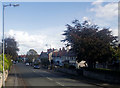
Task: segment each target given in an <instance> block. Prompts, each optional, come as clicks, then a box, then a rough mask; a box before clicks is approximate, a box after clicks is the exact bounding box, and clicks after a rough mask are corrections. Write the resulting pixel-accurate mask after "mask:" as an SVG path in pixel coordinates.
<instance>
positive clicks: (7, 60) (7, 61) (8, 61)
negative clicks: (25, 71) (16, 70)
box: [0, 55, 12, 72]
mask: <svg viewBox="0 0 120 88" xmlns="http://www.w3.org/2000/svg"><path fill="white" fill-rule="evenodd" d="M11 65H12V62H11V59H10V56H7V57H6V55H4V69H5V70H9V69H10V66H11ZM2 71H3V57H2V55H0V72H2Z"/></svg>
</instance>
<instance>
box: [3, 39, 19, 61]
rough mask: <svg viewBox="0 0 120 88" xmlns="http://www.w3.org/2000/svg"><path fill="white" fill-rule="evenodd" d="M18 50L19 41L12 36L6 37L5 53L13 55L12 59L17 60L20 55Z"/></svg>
mask: <svg viewBox="0 0 120 88" xmlns="http://www.w3.org/2000/svg"><path fill="white" fill-rule="evenodd" d="M18 51H19V48H18V43H17V41H16V40H15V39H14V38H12V37H8V38H5V54H6V55H10V56H12V59H13V60H16V58H17V57H18V53H17V52H18Z"/></svg>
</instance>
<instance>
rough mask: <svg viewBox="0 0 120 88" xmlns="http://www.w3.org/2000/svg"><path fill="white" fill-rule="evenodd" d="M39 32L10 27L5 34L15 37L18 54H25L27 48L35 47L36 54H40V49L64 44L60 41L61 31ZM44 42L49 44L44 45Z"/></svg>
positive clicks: (43, 49)
mask: <svg viewBox="0 0 120 88" xmlns="http://www.w3.org/2000/svg"><path fill="white" fill-rule="evenodd" d="M50 31H51V32H50ZM41 32H42V34H30V33H28V32H24V31H15V30H13V29H11V30H9V31H8V33H6V36H12V37H14V38H15V39H16V41H17V42H18V44H19V49H20V51H19V52H18V53H19V54H26V53H27V51H28V50H29V49H35V50H36V51H37V52H38V54H40V53H41V51H46V50H47V48H50V47H51V48H57V49H58V48H60V47H63V46H64V44H63V43H61V42H60V40H61V39H62V35H61V32H60V33H57V32H56V31H55V30H49V31H41ZM41 32H39V33H41ZM54 32H56V33H54ZM46 44H48V45H49V46H46Z"/></svg>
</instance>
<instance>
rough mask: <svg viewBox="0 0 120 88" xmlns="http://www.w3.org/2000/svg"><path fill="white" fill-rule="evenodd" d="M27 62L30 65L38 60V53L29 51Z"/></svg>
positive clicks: (32, 50)
mask: <svg viewBox="0 0 120 88" xmlns="http://www.w3.org/2000/svg"><path fill="white" fill-rule="evenodd" d="M26 57H27V59H28V60H27V61H28V62H30V63H32V62H34V61H35V60H36V59H37V58H38V53H37V52H36V51H35V50H34V49H30V50H29V51H28V52H27V55H26Z"/></svg>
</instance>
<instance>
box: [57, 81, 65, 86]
mask: <svg viewBox="0 0 120 88" xmlns="http://www.w3.org/2000/svg"><path fill="white" fill-rule="evenodd" d="M56 83H57V84H59V85H60V86H64V85H63V84H61V83H59V82H56Z"/></svg>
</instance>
